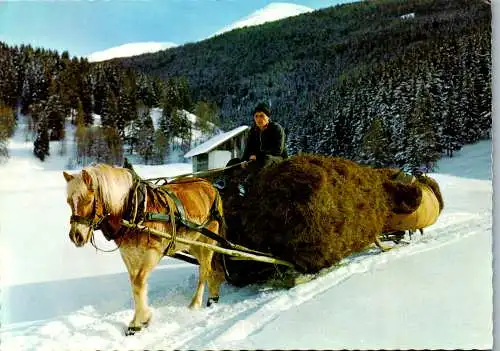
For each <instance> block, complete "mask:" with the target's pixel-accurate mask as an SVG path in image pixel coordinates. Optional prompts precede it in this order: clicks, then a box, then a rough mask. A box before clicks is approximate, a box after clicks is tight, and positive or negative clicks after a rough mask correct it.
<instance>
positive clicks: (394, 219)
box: [378, 169, 444, 232]
mask: <svg viewBox="0 0 500 351" xmlns="http://www.w3.org/2000/svg"><path fill="white" fill-rule="evenodd" d="M378 171H379V173H380V176H381V178H382V179H383V185H384V188H385V189H386V191H387V194H388V199H389V208H390V209H391V211H390V213H389V215H388V217H387V220H386V223H385V225H384V232H392V231H404V230H416V229H422V228H425V227H428V226H430V225H431V224H434V223H435V222H436V220H437V218H438V217H439V215H440V214H441V211H442V210H443V208H444V202H443V197H442V195H441V190H440V188H439V185H438V183H437V182H436V181H435V180H434V179H433V178H431V177H429V176H424V175H422V176H411V175H407V174H405V173H403V172H401V171H399V170H397V169H380V170H378Z"/></svg>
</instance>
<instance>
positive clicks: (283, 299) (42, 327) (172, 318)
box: [2, 212, 492, 350]
mask: <svg viewBox="0 0 500 351" xmlns="http://www.w3.org/2000/svg"><path fill="white" fill-rule="evenodd" d="M491 226H492V218H491V215H490V214H489V213H481V214H471V213H456V212H455V213H451V214H446V213H443V214H442V216H441V217H440V219H439V220H438V222H437V223H436V224H434V225H433V226H431V227H429V228H427V229H426V230H425V233H424V235H420V234H419V233H415V234H414V235H413V236H412V239H411V240H409V238H408V236H407V237H406V238H405V239H406V240H407V241H409V242H410V243H409V245H400V246H397V247H395V248H393V250H390V251H388V252H384V253H380V252H379V250H378V249H377V248H375V247H374V248H370V249H369V250H367V251H365V252H363V253H359V254H355V255H352V256H350V257H348V258H346V259H344V260H343V261H341V262H340V263H339V265H337V266H335V267H332V268H329V269H327V270H325V271H324V272H322V273H321V274H320V275H319V276H318V277H317V278H316V279H314V280H312V281H310V282H308V283H306V284H302V285H298V286H296V287H294V288H291V289H288V290H278V289H268V288H262V287H256V286H251V287H246V288H242V289H238V288H234V287H230V286H224V287H223V291H222V292H221V302H220V303H219V304H218V305H216V306H215V307H212V308H203V309H201V310H198V311H191V310H189V309H188V308H187V307H186V306H187V304H188V302H189V299H190V297H191V294H192V286H191V285H192V283H193V284H194V281H193V282H189V283H188V279H194V276H192V277H191V278H186V277H185V276H184V278H180V279H178V280H179V281H178V285H177V286H175V287H171V288H170V287H169V288H168V290H167V291H163V289H164V287H162V286H156V287H155V286H154V285H150V296H151V295H155V296H156V297H155V298H153V299H152V300H153V301H152V305H153V319H152V321H151V324H150V326H149V328H147V329H145V330H144V331H142V332H140V333H138V334H136V335H134V336H130V337H125V336H124V330H125V328H126V323H128V321H129V320H130V318H131V317H132V314H133V310H132V309H131V308H130V305H128V306H123V310H121V311H119V312H115V313H110V314H104V313H102V312H100V311H98V310H96V309H95V308H94V307H92V306H88V307H86V308H83V309H82V310H79V311H77V312H75V313H72V314H70V315H68V316H65V317H62V318H58V319H57V320H52V321H43V322H39V323H36V324H34V325H32V326H31V327H29V328H28V329H29V330H28V331H26V330H25V332H24V335H23V336H17V335H16V334H17V333H16V331H15V328H10V332H9V331H7V332H6V333H5V334H4V337H7V338H4V340H3V342H2V344H3V345H2V349H5V350H7V349H19V348H21V349H22V347H20V346H22V345H23V344H24V342H23V340H22V339H23V338H28V339H25V340H30V343H29V344H31V345H35V347H36V348H38V349H58V348H61V347H67V346H68V345H77V344H78V343H79V342H81V343H84V344H85V345H89V344H92V345H93V346H94V347H95V348H96V349H123V348H126V349H159V348H161V349H164V350H168V349H199V348H203V349H207V348H208V349H215V348H220V346H224V345H231V343H232V342H237V341H238V340H242V339H244V338H246V337H248V336H250V335H252V334H253V333H255V332H256V331H258V330H260V329H262V328H263V327H264V326H265V325H266V324H268V323H269V322H271V321H272V320H274V319H276V318H277V317H278V316H279V315H280V313H282V312H283V311H286V310H288V309H291V308H294V307H296V306H299V305H301V304H303V303H305V302H307V301H309V300H311V299H313V298H314V297H315V296H317V295H319V294H321V293H323V292H325V291H326V290H328V289H331V288H332V287H334V286H336V285H338V284H340V283H341V282H342V281H344V280H345V279H348V278H349V277H351V276H353V275H355V274H360V273H364V272H368V271H370V270H373V269H376V268H377V267H380V266H382V265H385V264H386V263H391V262H393V261H396V260H398V259H399V258H403V257H407V256H411V255H415V254H419V253H422V252H425V251H429V250H435V249H438V248H440V247H442V246H445V245H448V244H452V243H454V242H457V241H459V240H461V239H463V238H466V237H469V236H471V235H476V234H478V233H481V232H483V233H484V232H485V231H487V230H491ZM89 289H91V288H90V287H89ZM158 296H163V297H162V298H158ZM9 334H10V335H9ZM27 334H31V335H27ZM42 336H43V338H42ZM35 339H38V340H35Z"/></svg>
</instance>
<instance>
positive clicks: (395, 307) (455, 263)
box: [0, 126, 493, 351]
mask: <svg viewBox="0 0 500 351" xmlns="http://www.w3.org/2000/svg"><path fill="white" fill-rule="evenodd" d="M22 130H23V127H22V126H20V128H18V132H17V134H16V135H15V136H14V137H13V138H12V139H11V140H10V144H9V152H10V155H11V158H10V159H9V160H8V162H7V163H5V164H2V165H0V267H1V268H0V269H1V271H0V276H1V286H2V289H1V301H2V308H1V314H2V316H1V322H2V328H1V334H0V338H1V340H2V343H1V345H0V347H1V349H2V350H9V351H10V350H62V349H76V348H78V349H88V350H96V349H103V350H104V349H107V350H109V349H133V350H139V349H141V350H142V349H155V350H156V349H162V350H167V349H169V350H170V349H306V348H307V349H367V348H370V349H375V348H377V349H379V348H380V349H394V348H404V349H409V348H411V349H436V348H442V349H463V348H465V349H472V348H475V349H476V348H478V349H489V348H491V347H492V313H493V308H492V268H491V267H492V253H491V245H492V235H491V234H492V180H491V179H492V177H491V141H482V142H479V143H477V144H475V145H470V146H465V147H464V148H463V149H462V150H461V151H460V152H457V153H456V154H455V155H454V157H453V158H452V159H448V158H445V159H443V160H441V161H440V162H439V164H438V166H439V168H438V171H437V172H436V173H433V174H431V176H433V177H434V178H435V179H436V180H437V181H438V182H439V184H440V186H441V190H442V193H443V196H444V200H445V209H444V211H443V213H442V214H441V216H440V218H439V219H438V221H437V222H436V223H435V224H434V225H432V226H430V227H428V228H426V230H425V234H424V235H423V236H421V235H420V234H415V235H414V236H413V237H412V239H411V240H409V242H410V244H409V245H402V246H398V247H397V248H394V249H393V250H391V251H388V252H385V253H380V252H379V251H378V249H376V248H371V249H370V250H368V251H366V252H363V253H359V254H356V255H352V256H350V257H348V258H346V259H344V260H343V261H342V262H341V263H340V264H339V265H338V266H336V267H332V268H331V269H328V270H327V272H326V273H325V274H324V275H322V276H321V277H319V278H317V279H315V280H313V281H311V282H309V283H306V284H302V285H299V286H297V287H295V288H292V289H289V290H280V289H271V288H269V287H265V286H249V287H245V288H235V287H232V286H229V285H226V284H224V285H223V286H222V291H221V300H220V302H219V304H217V305H216V306H214V307H211V308H203V309H201V310H198V311H191V310H189V309H188V308H187V305H188V303H189V301H190V298H191V295H192V293H193V291H194V288H195V285H196V276H197V267H195V266H193V265H190V264H187V263H185V262H182V261H176V260H174V259H171V258H165V259H163V260H162V261H161V262H160V265H159V266H158V267H157V268H156V269H155V270H154V271H153V274H152V276H151V279H150V281H149V301H150V304H151V306H152V308H153V313H154V314H153V320H152V322H151V324H150V326H149V327H148V328H147V329H146V330H144V331H142V332H141V333H138V334H136V335H134V336H130V337H125V336H124V330H125V328H126V325H127V324H128V322H129V321H130V319H131V318H132V315H133V306H132V299H131V291H130V286H129V282H128V274H127V273H126V270H125V265H124V264H123V263H122V261H121V258H120V255H119V253H117V252H112V253H103V252H97V251H96V250H95V249H94V248H93V247H91V246H85V247H84V248H76V247H75V246H74V245H73V244H72V243H71V242H70V240H69V238H68V229H69V215H70V210H69V207H68V206H67V204H66V203H65V181H64V178H63V176H62V171H63V170H65V169H66V168H65V167H66V164H67V159H68V155H66V156H59V155H57V152H56V151H55V150H57V148H58V145H57V143H55V144H54V143H52V144H51V151H52V155H51V156H50V157H48V159H47V161H46V162H40V161H38V160H37V159H35V158H34V157H33V156H32V142H31V141H29V142H25V138H24V135H23V131H22ZM68 134H70V133H68ZM71 147H72V145H71V142H70V139H68V149H71ZM135 167H136V169H137V171H138V173H139V174H140V175H141V176H143V177H145V178H152V177H158V176H171V175H176V174H180V173H186V172H190V171H191V165H190V164H168V165H161V166H144V165H135ZM96 239H97V240H96V241H97V245H98V246H99V247H101V248H102V249H106V250H110V249H113V248H115V245H114V244H113V243H111V242H107V241H106V240H105V239H104V238H103V237H102V235H101V234H100V233H97V235H96ZM205 298H206V296H205Z"/></svg>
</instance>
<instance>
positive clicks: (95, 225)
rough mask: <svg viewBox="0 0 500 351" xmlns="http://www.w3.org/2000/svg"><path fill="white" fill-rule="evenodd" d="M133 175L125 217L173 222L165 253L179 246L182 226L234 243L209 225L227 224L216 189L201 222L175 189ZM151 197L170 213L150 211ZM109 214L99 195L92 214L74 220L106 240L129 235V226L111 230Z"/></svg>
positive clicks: (222, 242)
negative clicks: (192, 216) (190, 214)
mask: <svg viewBox="0 0 500 351" xmlns="http://www.w3.org/2000/svg"><path fill="white" fill-rule="evenodd" d="M132 176H133V178H134V186H133V187H132V190H131V192H130V194H129V200H128V206H127V209H128V210H127V211H126V213H125V214H124V216H123V219H126V220H128V221H129V222H131V223H134V224H142V223H143V222H147V221H162V222H167V223H168V222H171V223H173V225H172V239H171V240H170V242H169V244H168V246H167V248H166V250H165V254H170V253H171V250H172V249H174V248H175V244H176V233H177V230H178V229H179V227H181V226H184V227H186V228H188V229H191V230H195V231H197V232H199V233H201V234H203V235H205V236H207V237H209V238H210V239H213V240H215V241H217V242H218V243H220V244H223V245H225V246H229V245H230V243H229V242H228V241H227V240H226V239H225V238H223V237H222V236H220V235H218V234H216V233H214V232H212V231H210V230H209V229H207V228H206V225H207V223H208V222H210V221H211V220H212V219H215V220H216V221H218V222H219V225H223V222H224V221H223V218H222V215H221V213H219V210H218V206H217V205H218V203H219V201H221V199H220V195H219V193H218V192H216V196H215V199H214V201H213V203H212V206H211V208H210V212H209V216H208V217H207V219H206V220H205V222H204V223H201V224H197V223H195V222H193V221H190V220H189V219H188V218H187V215H186V210H185V208H184V205H183V203H182V201H181V200H180V199H179V198H178V197H177V196H176V195H175V194H174V193H173V192H171V191H168V190H167V189H166V187H165V186H158V185H154V184H152V183H151V182H149V181H145V180H142V179H140V178H139V177H138V176H137V174H135V172H133V171H132ZM193 181H195V180H193ZM170 184H171V183H170ZM150 197H156V199H157V200H159V201H161V202H163V205H164V207H168V211H167V212H168V213H156V212H148V211H146V207H147V203H148V198H150ZM109 215H110V213H105V211H104V205H103V204H102V203H101V201H100V200H99V196H95V198H94V205H93V209H92V213H91V214H90V215H89V216H80V215H72V216H71V218H70V223H73V222H76V223H80V224H84V225H86V226H88V227H89V231H94V230H101V231H102V233H103V235H104V237H105V238H106V240H108V241H110V240H116V239H118V238H121V237H122V236H123V235H125V231H126V228H125V227H124V226H120V228H119V229H118V230H113V229H111V226H110V224H109V223H108V221H107V219H108V216H109ZM151 235H154V234H151ZM92 240H93V236H92ZM94 246H95V245H94Z"/></svg>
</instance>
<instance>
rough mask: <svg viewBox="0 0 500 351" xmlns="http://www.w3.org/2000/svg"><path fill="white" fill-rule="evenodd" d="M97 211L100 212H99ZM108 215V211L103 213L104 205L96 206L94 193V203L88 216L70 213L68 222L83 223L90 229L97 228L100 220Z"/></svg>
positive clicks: (100, 222) (99, 225)
mask: <svg viewBox="0 0 500 351" xmlns="http://www.w3.org/2000/svg"><path fill="white" fill-rule="evenodd" d="M98 212H101V214H99V213H98ZM108 216H109V213H107V214H104V207H103V206H98V204H97V196H95V195H94V204H93V207H92V213H91V214H90V215H89V216H80V215H75V214H74V215H71V217H70V220H69V223H70V224H72V223H78V224H83V225H86V226H88V227H89V231H90V230H93V231H94V230H99V229H100V227H101V224H102V222H103V221H104V220H105V219H106V218H107V217H108Z"/></svg>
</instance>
